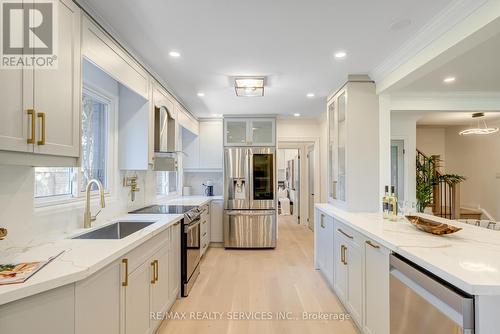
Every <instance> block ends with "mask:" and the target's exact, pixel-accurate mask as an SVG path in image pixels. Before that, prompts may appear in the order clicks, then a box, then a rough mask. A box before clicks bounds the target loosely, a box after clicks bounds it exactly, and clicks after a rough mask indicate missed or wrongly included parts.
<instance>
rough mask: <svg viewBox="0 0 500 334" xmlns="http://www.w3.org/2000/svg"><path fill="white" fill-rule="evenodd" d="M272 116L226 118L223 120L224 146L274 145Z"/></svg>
mask: <svg viewBox="0 0 500 334" xmlns="http://www.w3.org/2000/svg"><path fill="white" fill-rule="evenodd" d="M275 138H276V123H275V119H274V118H234V119H231V118H227V119H225V120H224V146H275V145H276V139H275Z"/></svg>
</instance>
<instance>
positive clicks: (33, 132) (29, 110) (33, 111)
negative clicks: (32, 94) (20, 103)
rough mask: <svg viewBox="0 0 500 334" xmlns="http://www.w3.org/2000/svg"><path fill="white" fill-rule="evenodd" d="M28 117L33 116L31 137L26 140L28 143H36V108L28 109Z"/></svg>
mask: <svg viewBox="0 0 500 334" xmlns="http://www.w3.org/2000/svg"><path fill="white" fill-rule="evenodd" d="M27 113H28V117H29V116H31V137H30V138H28V140H26V142H27V143H28V144H34V143H35V127H36V122H35V109H28V110H27Z"/></svg>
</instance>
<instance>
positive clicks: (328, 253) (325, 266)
mask: <svg viewBox="0 0 500 334" xmlns="http://www.w3.org/2000/svg"><path fill="white" fill-rule="evenodd" d="M315 221H316V222H317V225H318V226H316V231H318V232H317V236H318V237H317V242H318V246H319V247H318V248H317V252H316V253H317V266H318V268H319V270H320V271H321V272H322V274H323V276H324V277H325V278H326V280H327V281H328V283H329V284H330V286H333V281H334V280H333V275H334V269H333V266H334V260H333V256H334V254H333V238H334V235H333V219H332V218H331V217H329V216H326V215H325V214H323V213H320V214H319V216H318V219H316V220H315Z"/></svg>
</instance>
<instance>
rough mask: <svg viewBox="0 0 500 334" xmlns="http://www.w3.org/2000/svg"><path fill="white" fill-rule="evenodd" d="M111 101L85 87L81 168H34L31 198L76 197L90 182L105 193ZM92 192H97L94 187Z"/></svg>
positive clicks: (107, 185)
mask: <svg viewBox="0 0 500 334" xmlns="http://www.w3.org/2000/svg"><path fill="white" fill-rule="evenodd" d="M111 106H112V104H111V101H110V100H109V99H107V98H105V97H103V96H101V95H100V94H98V93H97V92H94V91H91V90H89V89H87V88H85V89H84V91H83V100H82V127H81V134H82V138H81V167H77V168H68V167H37V168H35V198H40V199H41V198H45V199H49V200H50V199H54V200H55V199H58V198H59V199H62V198H68V197H78V196H81V195H82V194H83V193H84V192H85V187H86V185H87V183H88V182H89V181H90V180H91V179H98V180H99V181H101V182H102V184H103V186H104V188H105V189H106V191H109V172H108V170H109V166H108V165H109V161H110V159H109V156H110V155H109V143H108V138H109V133H110V131H109V123H110V122H109V118H110V110H111ZM92 187H93V188H92V190H97V187H96V186H95V185H93V186H92Z"/></svg>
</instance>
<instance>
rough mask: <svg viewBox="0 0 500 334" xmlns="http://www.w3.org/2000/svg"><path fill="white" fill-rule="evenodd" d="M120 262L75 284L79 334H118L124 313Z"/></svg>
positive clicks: (76, 316) (76, 326)
mask: <svg viewBox="0 0 500 334" xmlns="http://www.w3.org/2000/svg"><path fill="white" fill-rule="evenodd" d="M121 277H122V272H121V262H120V261H116V262H114V263H112V264H110V265H109V266H107V267H106V268H104V269H102V270H101V271H99V272H98V273H96V274H95V275H93V276H91V277H89V278H87V279H86V280H83V281H81V282H77V283H76V284H75V332H76V334H86V333H94V334H119V333H120V318H121V316H120V315H121V311H122V307H121V305H122V302H121V301H122V284H121Z"/></svg>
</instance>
